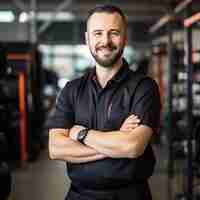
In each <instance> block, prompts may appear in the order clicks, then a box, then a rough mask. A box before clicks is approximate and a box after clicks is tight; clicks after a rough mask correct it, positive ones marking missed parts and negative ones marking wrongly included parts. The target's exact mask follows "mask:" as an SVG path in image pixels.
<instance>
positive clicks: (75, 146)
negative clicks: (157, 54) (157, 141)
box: [49, 5, 160, 200]
mask: <svg viewBox="0 0 200 200" xmlns="http://www.w3.org/2000/svg"><path fill="white" fill-rule="evenodd" d="M85 37H86V43H87V45H88V47H89V49H90V52H91V54H92V56H93V57H94V59H95V61H96V67H95V68H94V69H93V70H92V71H91V72H89V73H88V74H86V75H84V76H83V77H81V78H79V79H76V80H73V81H71V82H68V83H67V84H66V86H65V87H64V89H63V90H62V91H61V93H60V95H59V97H58V99H57V104H56V108H55V110H54V112H53V113H52V117H51V119H50V124H51V126H50V131H49V154H50V158H51V159H58V160H64V161H67V168H68V174H69V177H70V179H71V181H72V183H71V187H70V190H69V193H68V195H67V197H66V199H67V200H111V199H112V200H121V199H123V200H129V199H130V200H149V199H151V194H150V191H149V187H148V183H147V179H148V178H149V176H151V175H152V172H153V167H154V164H155V159H154V155H153V151H152V148H151V145H150V139H151V137H152V135H153V134H154V133H155V132H156V130H157V128H158V124H159V123H158V122H159V113H160V98H159V91H158V87H157V85H156V83H155V82H154V81H153V80H152V79H150V78H148V77H145V76H143V75H141V74H137V73H134V72H133V71H131V70H130V69H129V67H128V64H127V62H126V61H125V60H124V59H123V57H122V54H123V50H124V47H125V45H126V44H127V21H126V18H125V16H124V15H123V13H122V11H121V10H120V9H119V8H117V7H115V6H111V5H104V6H99V7H96V8H94V9H93V10H92V11H91V12H90V13H89V16H88V19H87V32H86V33H85ZM137 116H138V117H137Z"/></svg>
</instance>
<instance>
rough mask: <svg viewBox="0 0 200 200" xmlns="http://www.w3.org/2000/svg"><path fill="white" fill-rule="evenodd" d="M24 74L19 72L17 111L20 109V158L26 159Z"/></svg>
mask: <svg viewBox="0 0 200 200" xmlns="http://www.w3.org/2000/svg"><path fill="white" fill-rule="evenodd" d="M25 85H26V76H25V73H24V72H19V111H20V120H19V121H20V122H19V129H20V159H21V161H26V160H27V157H28V156H27V113H26V86H25Z"/></svg>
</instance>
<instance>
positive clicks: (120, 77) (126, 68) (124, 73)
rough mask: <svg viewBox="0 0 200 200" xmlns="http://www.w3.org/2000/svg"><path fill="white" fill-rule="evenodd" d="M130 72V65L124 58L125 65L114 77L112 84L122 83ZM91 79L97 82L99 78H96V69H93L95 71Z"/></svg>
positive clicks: (92, 72)
mask: <svg viewBox="0 0 200 200" xmlns="http://www.w3.org/2000/svg"><path fill="white" fill-rule="evenodd" d="M128 72H129V65H128V63H127V61H126V60H125V59H124V58H123V64H122V67H121V68H120V69H119V71H118V72H117V73H116V74H115V75H114V76H113V78H112V79H111V80H110V81H109V82H110V83H115V82H116V83H120V82H121V81H122V80H124V79H125V78H126V76H127V74H128ZM90 79H92V80H93V81H95V82H97V76H96V69H95V68H93V70H92V71H91V73H90Z"/></svg>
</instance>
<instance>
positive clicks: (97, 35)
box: [94, 32, 102, 37]
mask: <svg viewBox="0 0 200 200" xmlns="http://www.w3.org/2000/svg"><path fill="white" fill-rule="evenodd" d="M101 35H102V33H101V32H94V36H95V37H99V36H101Z"/></svg>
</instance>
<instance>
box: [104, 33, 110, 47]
mask: <svg viewBox="0 0 200 200" xmlns="http://www.w3.org/2000/svg"><path fill="white" fill-rule="evenodd" d="M102 43H103V44H104V45H108V44H109V43H110V36H109V34H108V33H105V34H103V37H102Z"/></svg>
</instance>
